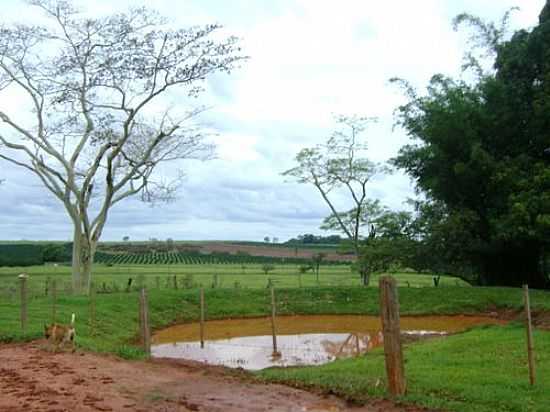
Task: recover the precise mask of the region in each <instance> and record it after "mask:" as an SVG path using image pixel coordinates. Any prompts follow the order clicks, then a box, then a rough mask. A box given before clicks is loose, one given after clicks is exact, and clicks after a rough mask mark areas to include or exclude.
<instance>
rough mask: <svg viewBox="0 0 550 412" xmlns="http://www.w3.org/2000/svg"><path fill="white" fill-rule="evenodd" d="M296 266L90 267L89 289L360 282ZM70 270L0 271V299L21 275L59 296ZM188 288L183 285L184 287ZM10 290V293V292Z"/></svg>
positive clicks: (424, 282)
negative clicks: (140, 284) (139, 284)
mask: <svg viewBox="0 0 550 412" xmlns="http://www.w3.org/2000/svg"><path fill="white" fill-rule="evenodd" d="M298 267H299V266H298V265H292V264H284V265H283V264H281V265H275V270H274V271H272V272H269V274H268V275H266V274H265V273H264V272H263V271H262V265H260V264H257V265H252V264H249V265H244V267H243V265H240V264H209V265H114V266H106V265H100V264H97V265H94V270H93V273H94V277H93V279H94V284H95V285H96V288H98V289H101V288H103V287H105V288H107V289H109V290H112V289H113V288H114V289H115V290H116V289H117V288H118V289H119V290H123V289H124V288H125V287H126V285H127V282H128V278H129V277H132V278H133V280H134V282H136V281H137V280H138V277H139V276H140V275H143V281H144V284H145V285H146V286H148V287H150V288H156V285H157V277H158V278H159V282H160V285H161V287H162V288H166V287H172V285H173V276H174V275H176V276H177V277H178V280H179V282H180V285H179V287H184V286H185V283H186V281H185V278H186V277H189V276H192V279H190V278H188V280H192V283H193V284H194V286H196V287H200V286H202V287H210V286H211V285H212V284H213V283H214V281H215V279H214V275H215V274H217V275H218V277H217V279H218V284H217V287H222V288H235V286H237V287H243V288H265V287H266V286H267V285H268V281H269V279H271V280H272V282H273V283H274V284H275V286H276V287H277V288H292V287H299V286H300V284H301V286H303V287H313V286H338V287H341V286H360V279H359V276H358V275H357V274H356V273H353V272H352V271H351V269H350V267H349V266H346V265H327V266H321V269H320V274H319V282H317V278H316V276H315V275H314V274H313V273H312V272H311V271H310V272H307V273H306V274H304V275H302V276H301V279H300V275H299V271H298ZM70 271H71V269H70V267H68V266H53V265H46V266H30V267H0V297H1V296H2V295H4V296H9V295H10V293H13V291H14V290H16V288H17V275H19V274H20V273H27V274H28V275H29V276H30V280H29V289H30V292H31V293H32V294H33V295H36V296H39V295H43V294H44V293H45V287H46V279H47V278H50V279H56V280H57V288H58V290H60V291H62V292H63V293H65V290H67V291H68V290H69V289H70V276H69V275H70ZM394 276H395V277H396V279H397V282H398V285H399V286H410V287H424V286H433V281H432V276H430V275H420V274H415V273H396V274H394ZM187 283H189V282H187ZM377 285H378V275H375V276H373V278H372V281H371V286H373V287H376V286H377ZM448 286H469V285H468V284H467V283H465V282H464V281H462V280H460V279H457V278H454V277H450V276H442V277H441V282H440V287H448ZM10 290H11V292H10Z"/></svg>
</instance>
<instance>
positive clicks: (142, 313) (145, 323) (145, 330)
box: [139, 288, 151, 354]
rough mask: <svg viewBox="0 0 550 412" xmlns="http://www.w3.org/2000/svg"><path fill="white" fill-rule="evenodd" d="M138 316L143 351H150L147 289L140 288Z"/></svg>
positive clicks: (148, 352)
mask: <svg viewBox="0 0 550 412" xmlns="http://www.w3.org/2000/svg"><path fill="white" fill-rule="evenodd" d="M139 318H140V332H141V338H142V343H143V350H144V351H145V353H147V354H150V353H151V329H150V328H149V307H148V304H147V291H146V289H145V288H142V289H141V292H140V294H139Z"/></svg>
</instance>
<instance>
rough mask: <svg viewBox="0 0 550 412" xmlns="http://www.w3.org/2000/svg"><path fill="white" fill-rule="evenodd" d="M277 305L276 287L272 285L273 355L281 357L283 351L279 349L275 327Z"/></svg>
mask: <svg viewBox="0 0 550 412" xmlns="http://www.w3.org/2000/svg"><path fill="white" fill-rule="evenodd" d="M276 308H277V305H276V301H275V288H274V287H273V286H271V334H272V335H273V353H272V356H273V357H280V356H281V353H280V352H279V351H278V350H277V331H276V329H275V316H276V315H277V311H276Z"/></svg>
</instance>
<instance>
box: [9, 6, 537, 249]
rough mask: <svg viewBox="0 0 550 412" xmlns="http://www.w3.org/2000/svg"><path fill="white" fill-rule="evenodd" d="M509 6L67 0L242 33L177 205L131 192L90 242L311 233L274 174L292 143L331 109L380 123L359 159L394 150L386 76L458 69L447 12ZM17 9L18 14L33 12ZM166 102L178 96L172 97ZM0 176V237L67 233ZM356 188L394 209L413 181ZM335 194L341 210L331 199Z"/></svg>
mask: <svg viewBox="0 0 550 412" xmlns="http://www.w3.org/2000/svg"><path fill="white" fill-rule="evenodd" d="M2 3H3V15H2V19H3V20H12V21H13V20H17V19H19V18H20V16H21V15H22V14H21V13H22V12H21V8H22V7H26V6H23V5H21V3H22V2H20V1H16V0H3V2H2ZM515 3H516V1H513V0H499V1H498V2H497V1H488V0H481V1H480V0H461V1H455V0H445V1H443V0H422V1H415V2H413V1H403V0H385V1H356V0H342V1H340V2H334V1H329V0H277V1H267V0H265V1H251V0H235V1H231V2H225V1H224V2H221V1H219V0H183V1H178V2H174V1H171V0H156V1H155V2H151V1H146V0H122V1H118V2H113V1H111V0H96V1H93V2H92V1H87V0H80V1H79V4H81V5H82V6H83V7H85V8H87V9H88V11H89V12H90V13H110V12H113V11H120V10H124V9H125V8H126V7H127V6H128V5H132V6H139V5H142V4H144V5H147V6H152V7H155V8H157V9H158V10H159V12H160V13H161V14H163V15H167V16H169V17H170V18H171V19H173V25H189V24H204V23H211V22H220V23H222V24H224V25H225V29H224V30H225V31H224V33H229V34H236V35H238V36H240V37H242V39H243V48H244V53H246V54H248V55H249V56H250V57H251V58H250V60H249V61H248V62H246V63H244V64H243V68H242V69H240V70H238V71H236V72H235V73H233V74H232V75H231V76H225V75H219V76H215V77H214V78H212V79H210V80H209V81H208V82H207V83H206V84H205V86H206V88H207V93H206V94H205V95H204V96H203V97H202V98H201V99H200V102H202V103H204V104H206V105H209V106H212V110H211V111H210V112H208V113H206V114H205V115H203V117H202V118H203V120H204V123H205V124H206V125H207V126H208V128H210V129H213V130H214V131H216V132H217V134H218V136H217V137H216V138H215V141H216V142H217V143H218V159H217V160H215V161H212V162H208V163H197V162H191V163H188V164H182V165H174V167H173V168H174V169H175V168H177V167H179V166H182V167H183V168H184V169H185V170H186V172H187V174H188V180H187V182H186V183H185V187H184V190H183V191H182V193H181V196H180V198H179V199H178V201H177V202H175V203H173V204H169V205H166V206H163V207H160V208H155V209H151V208H148V207H144V206H143V205H142V204H140V203H139V202H137V201H136V200H130V201H128V202H126V203H124V204H122V205H119V206H118V207H116V208H115V209H113V211H112V213H111V215H110V221H109V223H108V226H107V228H106V230H105V235H104V237H105V238H107V239H108V238H112V239H120V238H121V237H122V236H124V235H130V236H131V237H132V238H134V239H138V238H140V239H147V238H149V237H153V236H154V237H158V238H167V237H172V238H184V239H201V238H203V239H238V238H240V239H256V240H258V239H262V238H263V236H265V235H269V236H278V237H279V238H281V239H283V238H285V237H290V236H295V235H296V234H297V233H300V232H317V231H318V230H317V228H318V226H319V224H320V222H321V220H322V218H323V216H326V215H327V214H328V209H327V207H326V205H324V204H323V202H322V200H321V198H320V197H319V195H318V194H317V193H316V192H315V190H314V189H313V188H310V187H305V186H303V185H298V184H292V183H285V182H284V178H283V177H282V176H281V175H280V173H281V172H282V171H284V170H286V169H288V168H290V167H291V166H292V164H293V158H294V156H295V154H296V152H297V151H299V150H300V149H301V148H303V147H307V146H311V145H314V144H316V143H319V142H321V141H323V140H324V139H325V138H326V137H327V136H328V135H329V134H330V131H331V128H332V127H333V123H332V117H331V115H332V113H359V114H364V115H368V116H378V117H379V118H380V121H379V123H378V124H376V125H373V126H371V127H370V128H369V129H368V131H367V133H366V136H368V143H369V154H370V157H371V158H372V159H373V160H376V161H384V160H386V159H388V158H389V157H392V156H394V155H395V154H396V153H397V151H398V149H399V148H400V147H401V146H402V145H403V144H404V143H406V142H407V137H406V136H405V134H404V132H403V131H402V130H399V129H397V130H395V131H392V124H393V115H392V112H393V110H394V109H395V107H396V106H397V105H399V104H400V103H402V102H403V101H404V100H403V97H402V96H401V95H400V94H399V92H398V91H397V90H396V88H395V87H393V86H391V85H389V84H388V79H389V78H391V77H394V76H399V77H403V78H406V79H408V80H410V81H411V82H412V83H413V84H414V85H416V86H417V87H423V86H424V85H425V84H426V82H427V81H428V79H429V78H430V77H431V75H433V74H434V73H437V72H442V73H445V74H449V75H452V76H458V75H459V74H460V71H459V70H460V65H461V58H462V55H463V52H464V50H465V48H466V44H465V39H466V36H465V35H464V34H460V33H455V32H453V30H452V27H451V19H452V17H453V16H454V15H456V14H457V13H459V12H462V11H469V12H471V13H473V14H476V15H480V16H482V17H484V18H488V19H492V20H497V19H499V18H500V16H501V15H502V13H503V12H504V11H505V10H506V9H508V8H509V7H511V6H513V5H515ZM518 3H519V2H518ZM520 5H521V7H522V10H521V11H520V12H518V13H516V14H515V15H514V16H513V19H512V23H513V27H514V28H519V27H528V26H532V25H534V24H535V23H536V22H537V17H538V13H539V11H540V9H541V8H542V6H543V5H544V0H523V1H521V4H520ZM25 16H26V18H25V22H26V23H30V22H32V20H33V18H36V12H35V11H32V12H30V13H27V12H25ZM28 16H31V17H28ZM17 99H18V98H17ZM17 99H15V98H14V97H9V98H6V97H5V96H0V107H5V106H8V107H9V108H17V109H18V111H19V110H20V108H21V107H22V104H23V102H22V101H20V100H17ZM169 100H170V103H172V104H174V103H175V104H179V103H181V102H182V99H181V96H178V95H171V96H170V99H169ZM161 106H162V104H161ZM161 106H157V108H159V107H161ZM170 173H172V172H171V171H170V170H167V171H166V174H170ZM0 177H6V178H8V181H7V182H6V183H5V184H4V185H3V186H0V238H10V239H17V238H21V237H26V238H36V239H40V238H60V239H67V238H69V237H70V235H71V229H70V225H69V222H68V220H67V218H66V216H65V212H64V211H63V209H62V207H61V205H60V204H57V203H56V201H55V199H53V198H52V197H51V196H49V195H48V194H47V193H46V191H45V190H44V189H41V188H40V186H39V183H38V181H37V180H36V179H34V178H32V177H30V176H29V175H28V174H27V173H24V172H22V171H18V170H15V169H14V168H13V167H12V166H10V165H8V164H7V163H5V162H4V163H0ZM369 194H370V195H371V196H373V197H377V198H380V199H381V201H382V202H383V203H385V204H387V205H389V206H391V207H393V208H401V207H403V205H402V202H403V201H404V200H405V199H406V198H407V197H409V196H412V195H413V189H412V186H411V184H410V182H409V179H408V178H407V177H406V176H403V175H402V174H399V173H398V174H395V175H392V176H388V177H386V178H384V179H377V180H375V181H373V182H372V185H371V186H370V191H369ZM337 202H338V204H339V205H341V206H342V207H346V206H347V205H348V204H347V202H346V201H345V198H344V197H342V196H340V197H339V198H338V200H337ZM14 205H15V206H14ZM19 205H20V207H19ZM39 222H40V223H39Z"/></svg>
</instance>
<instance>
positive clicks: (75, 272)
mask: <svg viewBox="0 0 550 412" xmlns="http://www.w3.org/2000/svg"><path fill="white" fill-rule="evenodd" d="M73 224H74V235H73V259H72V271H71V273H72V283H73V291H74V292H75V293H80V290H81V282H82V277H81V274H80V270H81V266H82V263H81V262H82V260H81V257H82V230H81V228H80V224H79V223H78V222H73Z"/></svg>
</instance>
